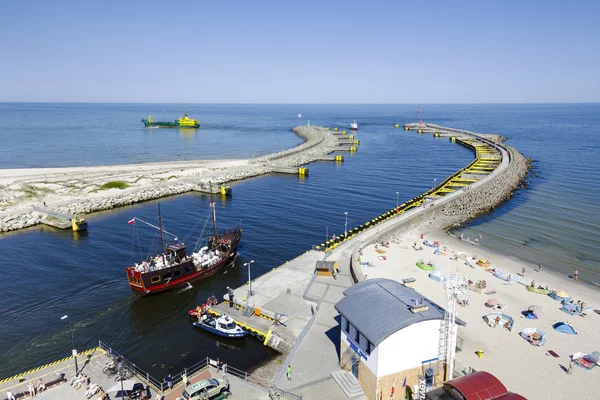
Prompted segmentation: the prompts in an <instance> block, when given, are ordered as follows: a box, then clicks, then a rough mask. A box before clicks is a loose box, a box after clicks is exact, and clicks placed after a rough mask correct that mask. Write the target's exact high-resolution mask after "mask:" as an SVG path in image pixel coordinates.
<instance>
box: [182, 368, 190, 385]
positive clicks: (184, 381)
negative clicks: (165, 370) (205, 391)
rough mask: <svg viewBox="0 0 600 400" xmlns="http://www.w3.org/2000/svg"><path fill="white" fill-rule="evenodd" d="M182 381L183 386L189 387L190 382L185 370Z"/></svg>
mask: <svg viewBox="0 0 600 400" xmlns="http://www.w3.org/2000/svg"><path fill="white" fill-rule="evenodd" d="M181 381H182V382H183V387H187V385H188V384H189V382H188V378H187V375H186V374H185V372H184V373H183V375H181Z"/></svg>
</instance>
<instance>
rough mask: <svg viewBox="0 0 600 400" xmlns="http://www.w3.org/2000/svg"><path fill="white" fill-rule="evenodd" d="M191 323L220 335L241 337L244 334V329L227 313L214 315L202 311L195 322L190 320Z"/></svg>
mask: <svg viewBox="0 0 600 400" xmlns="http://www.w3.org/2000/svg"><path fill="white" fill-rule="evenodd" d="M192 325H194V326H195V327H196V328H200V329H204V330H205V331H208V332H210V333H212V334H214V335H217V336H221V337H226V338H235V339H242V338H243V337H244V336H246V331H244V330H243V329H242V328H240V327H239V326H238V325H237V324H236V323H235V321H234V320H233V319H232V318H231V317H230V316H229V315H221V316H220V317H215V316H214V315H211V314H208V313H204V314H201V315H200V316H199V317H198V321H197V322H192Z"/></svg>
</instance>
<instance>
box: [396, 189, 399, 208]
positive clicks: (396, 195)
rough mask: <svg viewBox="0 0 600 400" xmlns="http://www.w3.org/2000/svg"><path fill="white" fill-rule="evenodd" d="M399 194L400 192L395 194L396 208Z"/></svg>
mask: <svg viewBox="0 0 600 400" xmlns="http://www.w3.org/2000/svg"><path fill="white" fill-rule="evenodd" d="M399 194H400V192H396V208H398V195H399Z"/></svg>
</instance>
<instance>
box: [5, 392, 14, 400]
mask: <svg viewBox="0 0 600 400" xmlns="http://www.w3.org/2000/svg"><path fill="white" fill-rule="evenodd" d="M6 400H15V395H14V394H13V392H12V391H10V390H9V391H8V392H6Z"/></svg>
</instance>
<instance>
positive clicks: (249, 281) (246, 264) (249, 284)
mask: <svg viewBox="0 0 600 400" xmlns="http://www.w3.org/2000/svg"><path fill="white" fill-rule="evenodd" d="M253 262H254V260H251V261H249V262H247V263H244V267H246V266H247V267H248V297H250V296H252V295H253V294H254V293H253V292H252V281H251V280H250V264H252V263H253Z"/></svg>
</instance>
